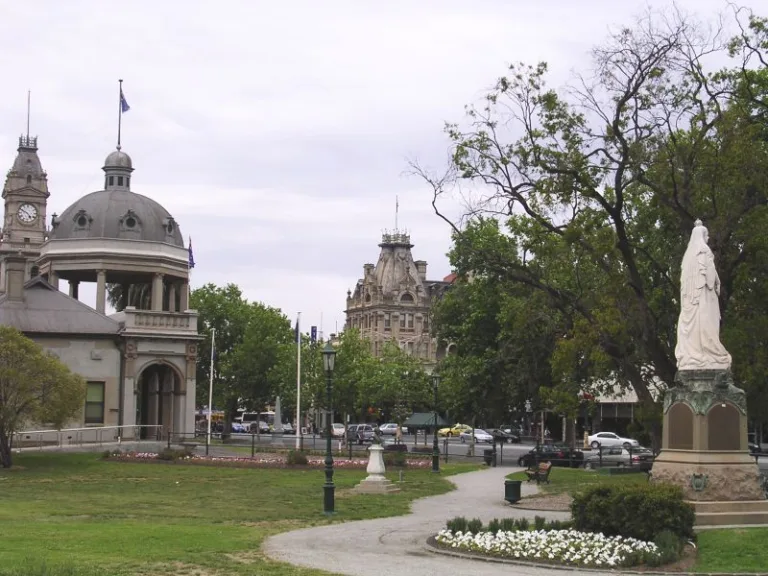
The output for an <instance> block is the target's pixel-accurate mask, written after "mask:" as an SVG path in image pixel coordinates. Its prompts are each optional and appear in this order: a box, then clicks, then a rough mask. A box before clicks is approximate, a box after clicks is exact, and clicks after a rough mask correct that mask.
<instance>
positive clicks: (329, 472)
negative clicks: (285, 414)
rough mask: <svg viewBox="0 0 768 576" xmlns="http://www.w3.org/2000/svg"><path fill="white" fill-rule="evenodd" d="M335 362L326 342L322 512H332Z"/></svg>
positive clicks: (330, 345)
mask: <svg viewBox="0 0 768 576" xmlns="http://www.w3.org/2000/svg"><path fill="white" fill-rule="evenodd" d="M335 363H336V350H335V349H334V347H333V344H331V343H330V342H328V343H326V345H325V347H324V348H323V368H324V369H325V392H326V394H327V401H328V411H327V417H326V422H325V484H323V512H325V513H326V514H333V512H334V498H335V494H334V492H335V487H334V485H333V451H332V449H331V434H332V432H333V427H332V425H331V420H333V395H332V392H333V368H334V364H335Z"/></svg>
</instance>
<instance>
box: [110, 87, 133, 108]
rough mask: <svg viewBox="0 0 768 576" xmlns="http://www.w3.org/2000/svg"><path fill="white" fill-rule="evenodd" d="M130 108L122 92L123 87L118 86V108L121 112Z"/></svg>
mask: <svg viewBox="0 0 768 576" xmlns="http://www.w3.org/2000/svg"><path fill="white" fill-rule="evenodd" d="M113 94H114V92H113ZM130 109H131V107H130V106H128V100H126V99H125V95H124V94H123V89H122V88H120V110H121V111H122V112H123V113H125V112H128V110H130Z"/></svg>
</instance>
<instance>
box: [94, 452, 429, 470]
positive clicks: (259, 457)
mask: <svg viewBox="0 0 768 576" xmlns="http://www.w3.org/2000/svg"><path fill="white" fill-rule="evenodd" d="M109 459H110V460H118V461H132V462H167V461H170V460H169V459H168V458H163V457H162V455H161V454H158V453H156V452H124V453H121V454H111V455H110V456H109ZM173 461H176V462H184V463H185V464H201V465H215V466H243V467H255V468H282V467H288V465H287V464H286V462H285V455H283V454H276V453H272V454H255V455H254V456H253V458H251V457H250V456H248V457H245V456H202V455H198V454H187V455H183V456H179V457H178V458H174V459H173ZM407 462H408V467H409V468H427V467H429V466H430V465H431V464H430V462H429V461H427V460H421V459H417V460H410V459H409V460H407ZM323 466H325V459H324V458H320V457H317V456H308V457H307V466H306V467H308V468H322V467H323ZM367 466H368V459H367V458H353V459H352V460H347V459H342V458H335V459H334V461H333V467H334V468H351V469H363V470H364V469H365V468H366V467H367Z"/></svg>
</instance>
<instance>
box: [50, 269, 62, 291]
mask: <svg viewBox="0 0 768 576" xmlns="http://www.w3.org/2000/svg"><path fill="white" fill-rule="evenodd" d="M48 284H50V285H51V286H53V287H54V288H56V290H58V289H59V276H58V274H56V272H54V270H53V268H51V271H50V272H48Z"/></svg>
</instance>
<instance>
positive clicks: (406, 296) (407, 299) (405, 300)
mask: <svg viewBox="0 0 768 576" xmlns="http://www.w3.org/2000/svg"><path fill="white" fill-rule="evenodd" d="M400 302H403V303H406V304H413V295H412V294H410V293H409V292H406V293H405V294H403V295H402V296H400Z"/></svg>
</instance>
